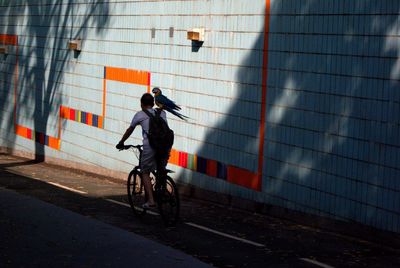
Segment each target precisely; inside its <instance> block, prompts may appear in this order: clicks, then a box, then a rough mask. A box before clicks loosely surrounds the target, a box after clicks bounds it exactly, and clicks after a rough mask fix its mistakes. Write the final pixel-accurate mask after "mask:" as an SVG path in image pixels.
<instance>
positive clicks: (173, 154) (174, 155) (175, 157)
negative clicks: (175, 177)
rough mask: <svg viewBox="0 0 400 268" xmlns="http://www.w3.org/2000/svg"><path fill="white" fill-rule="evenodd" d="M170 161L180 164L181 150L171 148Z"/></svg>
mask: <svg viewBox="0 0 400 268" xmlns="http://www.w3.org/2000/svg"><path fill="white" fill-rule="evenodd" d="M168 162H169V163H171V164H173V165H177V166H178V165H179V152H178V151H177V150H174V149H172V150H171V153H170V156H169V160H168Z"/></svg>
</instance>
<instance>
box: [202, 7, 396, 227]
mask: <svg viewBox="0 0 400 268" xmlns="http://www.w3.org/2000/svg"><path fill="white" fill-rule="evenodd" d="M302 2H304V3H303V4H301V5H297V7H296V8H295V7H290V6H287V5H283V4H282V3H283V1H275V2H274V3H273V4H272V5H273V6H274V7H273V8H272V13H273V15H272V16H271V20H270V34H269V64H268V89H267V107H266V108H267V109H266V129H265V132H266V137H265V146H264V167H263V182H262V186H263V189H262V192H263V193H261V194H260V193H257V192H253V194H249V193H248V192H246V191H240V190H239V189H238V188H232V187H229V188H224V189H216V190H218V191H223V192H225V193H230V194H234V195H239V196H241V197H245V198H250V199H253V200H258V201H261V202H266V203H270V204H274V205H278V206H282V207H287V208H290V209H295V210H300V211H303V212H307V213H314V214H320V215H326V216H335V217H338V218H341V219H344V220H350V221H352V220H355V221H358V222H362V223H365V224H368V225H372V226H375V227H378V228H384V229H392V230H394V229H395V228H398V227H396V220H395V219H396V218H397V219H398V218H399V213H400V211H399V210H398V208H396V207H395V206H393V203H395V202H397V199H398V198H397V196H398V195H399V189H400V185H399V180H396V178H398V176H399V175H400V169H399V166H400V163H399V160H400V159H399V158H398V157H397V156H396V155H399V150H400V143H399V141H398V137H399V134H400V132H399V123H400V106H399V105H400V94H399V92H400V87H399V85H400V84H399V77H400V72H399V67H398V65H399V63H398V52H399V48H398V46H396V45H394V44H395V43H396V42H397V41H396V40H397V39H395V38H392V39H393V40H392V41H391V39H390V36H391V35H393V36H394V35H397V29H398V27H397V26H398V18H399V17H398V11H399V10H400V2H392V6H391V7H390V8H386V10H385V11H382V10H383V8H382V7H381V6H379V7H378V6H377V5H376V4H377V2H378V1H375V0H368V1H362V2H360V1H357V3H355V4H354V5H351V6H350V5H347V6H345V5H344V2H345V1H335V3H333V1H332V5H331V6H330V7H329V8H328V5H327V4H326V3H325V1H302ZM291 3H293V5H294V2H291ZM295 9H296V10H295ZM351 12H355V13H357V14H355V15H354V16H349V15H348V14H351ZM299 13H302V14H305V16H303V15H302V14H299ZM387 13H390V14H387ZM296 14H298V15H296ZM335 14H336V15H337V14H347V15H345V16H334V15H335ZM363 14H369V15H363ZM380 14H382V15H380ZM383 14H384V15H383ZM361 25H362V26H361ZM260 32H263V29H261V30H260ZM294 33H298V34H294ZM318 34H321V35H322V37H321V36H319V35H318ZM263 39H264V37H263V34H260V36H259V38H258V39H257V41H256V43H255V44H254V46H253V47H252V50H251V52H250V53H249V55H248V57H247V58H246V59H245V60H244V61H243V62H242V65H243V66H254V65H256V66H255V67H254V71H246V72H239V73H237V77H238V83H239V87H240V88H239V91H238V92H239V93H238V95H237V96H230V97H232V98H234V100H232V105H231V108H230V109H229V110H228V111H227V112H226V116H225V117H224V118H223V120H220V122H219V123H218V124H217V125H215V126H212V128H210V129H209V132H208V134H207V136H206V138H205V139H204V141H205V142H204V145H203V146H202V148H201V149H200V150H198V152H197V153H196V154H197V155H199V156H203V157H207V158H210V159H216V160H219V161H224V162H225V163H227V164H233V165H237V166H240V167H243V168H248V169H251V170H253V171H257V161H256V159H257V154H258V152H257V150H252V152H251V154H245V153H239V151H240V150H241V151H243V149H244V148H255V144H254V139H247V138H242V139H240V138H238V136H237V135H245V137H251V138H256V137H257V135H258V133H259V129H258V126H259V115H260V111H261V108H260V105H259V103H260V102H261V99H258V98H257V97H258V96H259V98H261V93H260V94H250V92H249V91H254V90H257V91H259V92H261V70H260V68H261V65H260V64H255V63H260V62H262V53H260V52H261V51H262V49H263ZM333 56H336V57H333ZM369 78H371V79H369ZM249 86H250V87H253V86H254V87H253V88H249ZM246 102H247V103H250V104H252V106H251V108H249V107H248V106H246V105H245V104H246ZM244 109H247V110H244ZM244 115H245V116H244ZM242 120H245V121H249V122H251V124H247V125H243V124H242ZM395 137H396V138H395ZM258 142H259V141H257V143H258ZM219 147H228V148H231V149H232V154H233V155H234V156H235V157H236V160H235V159H233V158H232V157H231V155H230V156H229V158H230V159H219V158H218V155H219V150H220V149H219ZM235 151H237V153H234V152H235ZM254 155H255V157H254ZM240 158H245V160H244V162H245V163H247V166H243V165H242V166H241V165H238V163H240V161H241V160H240ZM395 189H397V190H395ZM243 190H244V188H243ZM383 196H387V198H383ZM392 217H393V219H394V220H393V223H390V224H393V225H390V224H389V225H385V221H387V220H388V219H391V218H392ZM378 218H380V219H383V220H382V221H381V220H377V219H378ZM397 230H398V229H397Z"/></svg>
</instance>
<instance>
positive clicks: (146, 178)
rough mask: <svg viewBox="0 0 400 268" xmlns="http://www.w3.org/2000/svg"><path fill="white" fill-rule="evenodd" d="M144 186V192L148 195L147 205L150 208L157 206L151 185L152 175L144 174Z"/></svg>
mask: <svg viewBox="0 0 400 268" xmlns="http://www.w3.org/2000/svg"><path fill="white" fill-rule="evenodd" d="M143 185H144V190H145V191H146V193H147V197H148V200H147V203H148V204H149V205H150V206H153V205H155V204H156V203H155V202H154V197H153V187H152V185H151V179H150V173H143Z"/></svg>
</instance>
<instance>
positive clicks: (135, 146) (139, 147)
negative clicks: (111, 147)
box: [119, 144, 143, 151]
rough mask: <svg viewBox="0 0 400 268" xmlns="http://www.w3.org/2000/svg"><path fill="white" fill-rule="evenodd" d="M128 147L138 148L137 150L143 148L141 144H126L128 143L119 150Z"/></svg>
mask: <svg viewBox="0 0 400 268" xmlns="http://www.w3.org/2000/svg"><path fill="white" fill-rule="evenodd" d="M130 148H135V149H138V150H139V151H141V150H142V148H143V145H132V144H128V145H124V147H123V148H121V149H119V150H120V151H122V150H128V149H130Z"/></svg>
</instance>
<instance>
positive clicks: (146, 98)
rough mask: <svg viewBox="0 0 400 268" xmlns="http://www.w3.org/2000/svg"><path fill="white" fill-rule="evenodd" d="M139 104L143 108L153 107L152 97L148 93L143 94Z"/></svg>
mask: <svg viewBox="0 0 400 268" xmlns="http://www.w3.org/2000/svg"><path fill="white" fill-rule="evenodd" d="M140 103H141V104H142V105H143V106H151V107H153V106H154V97H153V96H152V95H151V94H150V93H144V94H143V96H142V98H141V99H140Z"/></svg>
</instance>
